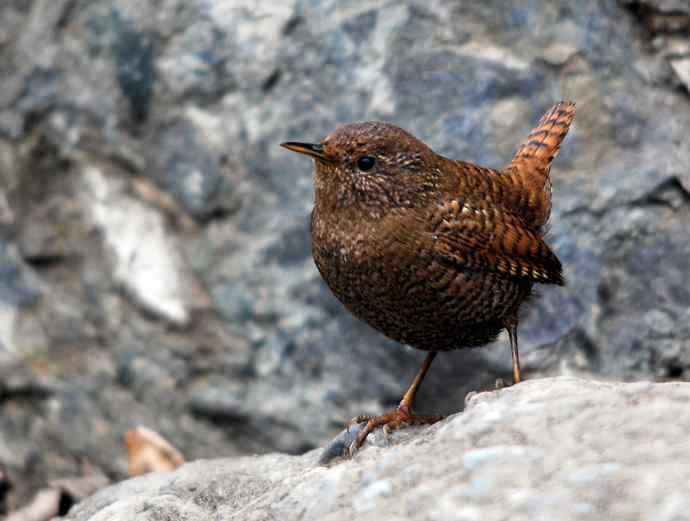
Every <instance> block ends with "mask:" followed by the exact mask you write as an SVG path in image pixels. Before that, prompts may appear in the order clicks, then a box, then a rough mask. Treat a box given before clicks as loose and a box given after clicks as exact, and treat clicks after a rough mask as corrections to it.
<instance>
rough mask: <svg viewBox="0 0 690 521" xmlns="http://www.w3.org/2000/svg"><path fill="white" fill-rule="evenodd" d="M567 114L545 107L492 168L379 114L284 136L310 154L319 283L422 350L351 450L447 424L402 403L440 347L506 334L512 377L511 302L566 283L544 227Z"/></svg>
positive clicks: (516, 364)
mask: <svg viewBox="0 0 690 521" xmlns="http://www.w3.org/2000/svg"><path fill="white" fill-rule="evenodd" d="M574 116H575V103H573V102H571V101H561V102H559V103H557V104H555V105H554V106H553V107H551V108H550V109H549V110H548V111H547V112H546V113H545V114H544V115H543V116H542V117H541V119H540V120H539V122H538V123H537V125H536V127H535V128H534V129H533V130H532V131H531V132H530V133H529V135H528V136H527V139H526V140H525V141H524V142H523V143H522V145H520V146H519V148H518V149H517V152H516V153H515V155H514V157H513V158H512V160H511V161H510V163H509V164H508V165H507V166H505V167H504V168H502V169H493V168H488V167H483V166H477V165H475V164H472V163H469V162H465V161H460V160H453V159H449V158H447V157H444V156H442V155H440V154H438V153H436V152H434V151H433V150H432V149H431V148H430V147H429V146H427V145H426V144H425V143H424V142H422V141H421V140H420V139H418V138H416V137H415V136H414V135H412V134H411V133H410V132H408V131H406V130H404V129H402V128H400V127H398V126H396V125H393V124H391V123H386V122H380V121H366V122H357V123H349V124H345V125H342V126H339V127H337V128H336V129H335V130H334V131H333V132H331V133H330V134H328V135H327V136H326V137H325V138H324V139H323V140H322V141H320V142H318V143H307V142H297V141H288V142H285V143H281V146H282V147H284V148H286V149H288V150H290V151H292V152H297V153H299V154H304V155H306V156H309V157H311V158H312V159H313V163H314V173H313V183H314V207H313V210H312V212H311V239H312V255H313V258H314V262H315V264H316V267H317V268H318V271H319V272H320V274H321V276H322V277H323V279H324V281H325V282H326V284H327V285H328V287H329V288H330V289H331V291H332V292H333V294H334V295H335V296H336V297H337V299H338V300H339V301H340V302H341V303H342V304H343V305H344V306H345V308H347V309H348V310H349V311H350V312H351V313H352V314H353V315H354V316H355V317H357V318H359V319H361V320H363V321H364V322H366V323H368V324H369V325H370V326H372V327H373V328H374V329H376V330H378V331H380V332H381V333H383V334H384V335H385V336H387V337H388V338H391V339H393V340H395V341H397V342H399V343H401V344H406V345H409V346H412V347H414V348H417V349H420V350H423V351H426V352H427V355H426V357H425V359H424V362H423V363H422V365H421V367H420V369H419V371H418V372H417V374H416V376H415V378H414V379H413V381H412V383H411V385H410V386H409V388H408V389H407V391H406V392H405V394H404V396H403V398H402V400H401V401H400V403H399V405H398V406H397V407H396V408H395V409H394V410H392V411H389V412H387V413H384V414H382V415H378V416H367V415H362V416H358V417H356V418H353V420H351V422H350V424H349V425H352V424H355V423H364V422H366V424H364V426H363V428H361V429H360V430H359V432H358V434H357V436H356V438H355V439H354V441H353V442H352V444H351V446H350V447H349V453H350V455H353V454H354V452H355V451H356V450H358V449H359V448H360V447H361V446H362V445H363V443H364V442H365V440H366V437H367V436H368V435H369V433H371V432H372V431H373V430H374V429H376V428H378V427H381V426H383V427H384V429H385V430H386V431H387V432H388V431H390V430H392V429H397V428H401V427H405V426H408V425H423V424H432V423H434V422H437V421H439V420H440V419H442V418H443V417H442V416H439V415H417V414H415V413H414V412H413V410H412V405H413V401H414V397H415V394H416V392H417V390H418V388H419V386H420V385H421V383H422V381H423V380H424V378H425V376H426V374H427V372H428V371H429V368H430V367H431V364H432V362H433V360H434V358H435V357H436V355H437V353H438V352H440V351H450V350H454V349H461V348H469V347H480V346H484V345H486V344H488V343H490V342H493V341H494V340H495V339H496V338H497V336H498V335H499V334H500V333H501V332H502V331H503V330H506V331H507V333H508V338H509V342H510V348H511V357H512V369H513V383H514V384H517V383H519V382H520V381H521V379H522V376H521V369H520V356H519V351H518V334H517V331H518V323H519V313H518V312H519V309H520V307H521V305H522V304H524V303H525V302H527V301H528V300H529V299H530V297H531V296H532V295H533V286H534V285H535V284H553V285H560V286H563V285H565V281H564V277H563V271H562V266H561V262H560V260H559V259H558V257H557V256H556V254H555V253H554V251H553V250H552V248H551V247H550V246H549V245H548V244H547V243H546V240H545V235H546V232H547V223H548V220H549V216H550V213H551V181H550V170H551V164H552V162H553V159H554V158H555V157H556V155H557V154H558V151H559V148H560V145H561V143H562V142H563V140H564V138H565V136H566V134H567V133H568V130H569V128H570V125H571V123H572V121H573V118H574Z"/></svg>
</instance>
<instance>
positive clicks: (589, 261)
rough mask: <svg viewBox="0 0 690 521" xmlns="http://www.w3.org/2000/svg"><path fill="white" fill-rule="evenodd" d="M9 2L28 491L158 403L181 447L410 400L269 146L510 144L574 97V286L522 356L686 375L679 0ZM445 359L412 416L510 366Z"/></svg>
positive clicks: (18, 340) (530, 314)
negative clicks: (320, 251)
mask: <svg viewBox="0 0 690 521" xmlns="http://www.w3.org/2000/svg"><path fill="white" fill-rule="evenodd" d="M276 5H277V3H275V2H256V1H249V0H237V1H225V0H205V1H204V2H186V1H182V0H160V1H157V2H141V1H138V0H32V1H27V0H4V1H3V2H0V463H2V464H4V465H5V467H6V468H7V470H8V471H9V472H10V473H11V474H12V476H13V480H14V482H15V483H16V490H17V494H18V497H17V501H18V503H19V504H22V503H23V502H24V500H26V499H27V498H28V496H29V494H30V491H31V489H34V490H35V489H36V488H38V487H39V486H40V485H41V484H42V483H44V482H46V481H47V480H48V479H53V478H59V477H63V476H65V475H76V474H78V473H79V471H80V469H81V464H82V462H83V461H88V462H89V463H90V464H91V465H93V466H95V467H97V468H98V469H100V470H102V471H103V472H105V473H106V474H108V475H109V476H111V477H113V478H115V479H119V478H122V477H124V476H125V474H126V463H125V454H124V450H123V445H122V436H123V434H124V433H125V432H126V431H127V430H128V429H130V428H131V427H133V426H135V425H137V424H143V425H146V426H148V427H150V428H153V429H154V430H156V431H158V432H160V433H161V434H163V435H164V436H165V437H166V438H167V439H169V440H170V441H171V442H172V443H174V444H175V445H176V446H177V447H179V448H180V449H181V450H182V452H183V453H185V455H186V456H187V457H188V458H190V459H195V458H202V457H213V456H217V455H220V454H222V455H227V456H234V455H240V454H247V453H255V452H259V453H260V452H268V451H284V452H289V453H301V452H304V451H306V450H309V449H311V448H314V447H316V446H319V445H322V444H323V443H325V441H326V440H328V439H330V437H332V436H333V434H334V433H335V432H337V431H338V430H339V429H340V428H341V427H342V424H343V422H344V421H346V420H347V419H349V418H350V417H352V416H355V415H357V414H360V413H363V412H379V411H382V410H384V409H385V408H386V407H390V406H392V405H394V404H395V403H396V402H397V400H398V399H399V397H400V394H401V393H402V391H403V389H404V387H405V385H407V383H408V381H409V380H410V379H411V377H412V375H413V374H414V372H415V371H416V369H417V365H418V364H419V363H420V361H421V358H422V354H421V353H416V352H413V351H412V350H410V349H407V348H401V347H399V346H397V345H395V344H394V343H392V342H388V341H386V340H385V339H383V338H382V337H381V336H379V335H378V334H377V333H374V332H372V331H371V330H369V329H368V328H367V327H366V326H365V325H363V324H360V323H358V322H356V321H354V320H353V319H352V318H351V317H349V316H348V314H347V313H346V312H345V311H344V310H343V309H342V308H341V307H340V305H339V304H338V303H337V302H336V301H335V300H334V298H333V297H332V296H331V295H330V294H329V293H328V290H327V289H326V288H325V286H324V284H323V283H322V281H321V280H320V278H319V276H318V274H317V272H316V270H315V268H314V266H313V263H312V261H311V258H310V253H309V237H308V215H309V210H310V206H311V201H312V191H311V190H312V189H311V177H310V166H309V164H308V163H307V162H306V161H304V160H300V159H299V158H294V157H292V156H290V154H288V153H287V152H286V151H284V150H282V149H280V148H279V147H278V146H277V144H278V143H279V142H281V141H285V140H289V139H319V138H321V137H322V136H324V135H325V134H326V133H327V132H329V131H330V130H332V129H333V128H334V127H335V125H336V124H338V123H342V122H348V121H352V120H359V119H384V120H388V121H392V122H394V123H397V124H399V125H401V126H403V127H405V128H408V129H410V130H411V131H413V132H414V133H416V134H417V135H418V136H419V137H421V138H423V139H424V140H425V141H427V142H428V143H429V144H430V145H432V146H433V147H434V148H436V149H437V150H438V151H440V152H442V153H444V154H446V155H448V156H451V157H457V158H463V159H467V160H471V161H475V162H478V163H483V164H487V165H491V166H501V165H503V164H505V163H506V162H507V161H508V160H509V159H510V157H511V155H512V154H513V153H514V151H515V148H516V146H517V145H518V144H519V142H520V141H521V140H522V139H523V138H524V136H526V134H527V133H528V131H529V130H530V128H531V126H532V125H533V124H534V123H535V122H536V120H537V119H538V117H539V116H540V114H541V112H542V111H543V110H545V109H546V108H547V107H549V106H550V105H551V104H552V103H553V102H554V101H555V100H558V99H561V98H569V99H574V100H575V101H577V103H578V107H579V110H578V116H577V120H576V123H575V127H574V129H573V131H572V133H571V134H570V135H569V136H568V139H567V141H566V143H565V145H564V147H563V151H562V154H561V155H560V156H559V158H558V160H557V163H556V165H555V167H554V170H553V186H554V214H553V217H552V226H551V230H552V231H551V242H552V244H553V245H554V248H555V250H556V252H557V253H558V255H559V256H560V257H561V259H562V260H563V263H564V266H565V270H566V276H567V278H568V282H569V285H568V286H567V287H566V288H564V289H561V288H553V289H552V288H545V289H544V290H543V291H542V292H541V293H542V297H541V298H540V299H539V300H535V302H534V304H533V305H532V306H531V307H530V308H529V309H525V312H524V317H523V325H522V326H521V327H522V329H521V351H522V352H523V353H524V366H525V372H526V374H527V376H528V377H530V376H537V375H554V374H563V373H565V374H570V373H573V372H577V373H590V374H592V373H593V374H597V375H603V376H606V377H611V378H618V379H639V378H649V379H656V380H667V379H680V380H687V379H688V377H689V375H690V340H689V339H690V314H689V313H688V309H689V308H690V281H689V277H690V227H688V222H690V195H689V194H690V138H689V135H690V134H688V131H687V129H688V128H690V91H689V90H688V88H687V87H688V85H687V81H686V72H687V67H686V66H685V64H686V61H685V60H687V57H688V55H690V53H689V52H688V46H689V45H690V43H689V42H690V38H689V37H688V26H687V25H684V23H685V22H684V21H683V20H685V18H684V16H686V15H688V13H690V10H689V9H688V8H687V3H686V2H683V1H665V0H664V1H660V0H659V1H647V2H645V1H642V2H629V1H621V2H618V3H616V2H601V1H598V0H592V1H584V2H571V1H567V0H562V1H556V0H536V1H532V2H528V3H521V4H520V5H519V6H518V5H517V4H516V3H515V2H510V1H508V0H506V1H496V2H469V1H468V2H447V1H443V0H431V1H417V0H410V1H406V2H392V1H387V0H376V1H373V2H370V1H353V2H335V1H331V0H318V1H317V0H313V1H302V0H286V1H284V2H280V3H279V6H278V7H276ZM509 375H510V356H509V351H508V348H507V346H506V345H505V339H502V340H501V342H499V345H498V346H497V347H494V348H488V349H485V350H482V351H460V352H456V353H450V354H444V356H442V357H440V358H439V360H438V361H437V363H436V365H435V367H434V368H433V369H432V372H431V374H430V376H429V378H428V380H427V381H426V382H425V385H424V387H423V388H422V393H421V395H420V396H419V403H418V409H419V410H420V411H429V412H444V413H450V412H456V411H458V409H459V408H460V405H459V404H461V403H462V401H463V397H464V395H465V394H466V393H467V392H468V391H471V390H473V389H486V388H490V387H491V386H492V385H493V381H494V379H495V378H496V377H497V376H501V377H506V378H507V377H509Z"/></svg>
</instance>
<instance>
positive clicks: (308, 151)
mask: <svg viewBox="0 0 690 521" xmlns="http://www.w3.org/2000/svg"><path fill="white" fill-rule="evenodd" d="M280 146H281V147H283V148H287V149H288V150H292V151H293V152H297V153H299V154H305V155H307V156H311V157H315V158H316V159H320V160H321V161H326V162H329V161H330V160H329V159H328V157H327V156H326V154H324V152H323V145H320V144H318V143H298V142H296V141H288V142H287V143H281V144H280Z"/></svg>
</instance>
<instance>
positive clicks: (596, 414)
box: [67, 377, 690, 521]
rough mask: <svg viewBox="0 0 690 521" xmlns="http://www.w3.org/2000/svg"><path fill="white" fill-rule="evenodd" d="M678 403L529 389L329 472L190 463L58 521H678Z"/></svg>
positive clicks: (308, 465)
mask: <svg viewBox="0 0 690 521" xmlns="http://www.w3.org/2000/svg"><path fill="white" fill-rule="evenodd" d="M689 402H690V384H688V383H666V384H654V383H651V382H639V383H630V384H620V383H603V382H595V381H590V380H582V379H576V378H564V377H561V378H548V379H543V380H532V381H528V382H525V383H522V384H520V385H517V386H514V387H510V388H507V389H503V390H500V391H494V392H486V393H480V394H474V395H472V396H471V397H470V398H469V399H468V403H467V406H466V408H465V411H464V412H463V413H460V414H456V415H454V416H451V417H450V418H448V419H446V420H444V421H443V422H441V423H439V424H436V425H434V426H431V427H425V428H416V429H415V430H414V432H413V431H407V432H399V433H397V434H395V435H394V436H392V437H391V438H390V439H389V440H388V443H387V444H385V446H381V445H380V444H379V446H368V447H366V448H365V449H363V450H362V451H360V452H359V453H358V454H357V455H356V456H355V458H354V459H353V460H348V461H345V462H342V463H340V464H337V465H332V466H331V467H329V468H326V467H320V466H318V465H316V456H317V452H316V451H313V452H310V453H307V454H305V455H303V456H286V455H278V454H271V455H266V456H259V457H244V458H236V459H221V460H202V461H196V462H193V463H189V464H187V465H185V466H183V467H181V468H180V469H178V470H176V471H175V472H171V473H161V474H155V475H149V476H144V477H141V478H138V479H132V480H128V481H125V482H123V483H120V484H118V485H115V486H113V487H109V488H107V489H103V490H101V491H99V492H98V493H96V494H95V495H94V496H92V497H90V498H88V499H87V500H86V501H84V502H83V503H80V504H78V505H77V506H75V507H74V508H73V509H72V511H71V512H70V513H69V515H68V516H67V519H68V520H71V521H89V520H91V521H96V520H98V521H120V520H122V521H124V520H142V521H143V520H147V521H158V520H164V519H165V520H169V521H176V520H182V519H184V520H187V521H194V520H199V521H201V520H206V519H242V520H247V521H249V520H274V519H275V520H278V519H279V520H281V521H290V520H293V519H294V520H297V519H300V520H303V521H308V520H328V521H346V520H359V519H381V520H384V519H388V520H396V521H402V520H434V521H440V520H488V521H491V520H505V519H510V520H523V519H524V520H527V519H529V520H552V519H559V520H563V521H567V520H576V519H616V520H617V521H627V520H630V521H633V520H638V519H655V520H659V521H672V520H674V521H676V520H683V519H688V518H689V517H690V465H688V461H690V441H689V440H688V438H687V433H688V430H689V429H690V416H688V414H687V407H688V403H689ZM381 441H382V439H380V440H379V442H381Z"/></svg>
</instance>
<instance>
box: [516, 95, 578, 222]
mask: <svg viewBox="0 0 690 521" xmlns="http://www.w3.org/2000/svg"><path fill="white" fill-rule="evenodd" d="M574 117H575V103H573V102H572V101H561V102H559V103H557V104H556V105H554V106H553V107H551V108H550V109H549V111H548V112H546V114H544V115H543V116H542V118H541V119H540V120H539V123H537V126H536V127H535V128H534V130H532V132H530V134H529V136H528V137H527V139H526V140H525V142H524V143H523V144H522V145H521V146H520V148H518V151H517V153H516V154H515V157H513V160H512V161H511V162H510V164H509V165H508V166H507V167H506V168H505V170H504V174H505V175H507V176H509V177H510V178H511V179H510V181H512V183H511V184H513V185H514V186H516V188H518V190H520V191H522V193H523V194H524V195H525V196H527V195H528V196H529V197H528V200H527V201H526V202H527V205H526V207H525V208H524V212H525V214H526V215H527V216H528V217H529V219H530V220H532V223H533V224H534V225H535V226H543V225H544V224H546V221H548V219H549V215H550V213H551V181H550V179H549V170H550V169H551V162H552V161H553V159H554V158H555V157H556V155H557V154H558V149H559V148H560V146H561V142H562V141H563V139H564V138H565V136H566V134H567V133H568V129H569V128H570V124H571V123H572V122H573V118H574ZM523 201H524V200H523ZM523 204H524V203H523Z"/></svg>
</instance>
